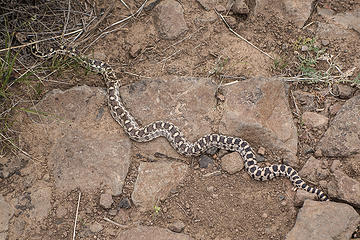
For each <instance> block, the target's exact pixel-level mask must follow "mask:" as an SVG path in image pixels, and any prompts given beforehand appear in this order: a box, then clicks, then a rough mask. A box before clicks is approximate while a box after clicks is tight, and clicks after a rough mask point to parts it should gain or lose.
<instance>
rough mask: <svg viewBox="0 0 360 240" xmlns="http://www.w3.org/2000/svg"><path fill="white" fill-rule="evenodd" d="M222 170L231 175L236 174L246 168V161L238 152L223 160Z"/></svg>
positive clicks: (226, 156) (224, 157)
mask: <svg viewBox="0 0 360 240" xmlns="http://www.w3.org/2000/svg"><path fill="white" fill-rule="evenodd" d="M221 168H222V169H223V170H224V171H226V172H228V173H230V174H234V173H237V172H239V171H241V170H242V169H243V168H244V161H243V160H242V158H241V157H240V155H239V154H238V153H237V152H233V153H230V154H227V155H225V156H223V157H222V158H221Z"/></svg>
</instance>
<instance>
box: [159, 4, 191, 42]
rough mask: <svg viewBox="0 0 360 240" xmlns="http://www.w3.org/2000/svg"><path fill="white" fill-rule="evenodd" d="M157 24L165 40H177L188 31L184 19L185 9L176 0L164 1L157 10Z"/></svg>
mask: <svg viewBox="0 0 360 240" xmlns="http://www.w3.org/2000/svg"><path fill="white" fill-rule="evenodd" d="M154 20H155V24H156V26H157V29H158V31H159V33H160V36H161V37H162V38H164V39H176V38H177V37H178V36H180V35H181V34H182V33H184V32H186V31H187V30H188V27H187V25H186V22H185V19H184V9H183V8H182V6H181V4H180V3H178V2H177V1H175V0H164V1H162V2H161V3H159V4H158V5H157V6H156V8H155V14H154Z"/></svg>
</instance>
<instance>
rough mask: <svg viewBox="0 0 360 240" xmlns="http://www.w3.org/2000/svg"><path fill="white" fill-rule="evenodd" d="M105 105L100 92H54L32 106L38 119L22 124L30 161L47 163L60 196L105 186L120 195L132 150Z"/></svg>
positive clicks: (79, 89)
mask: <svg viewBox="0 0 360 240" xmlns="http://www.w3.org/2000/svg"><path fill="white" fill-rule="evenodd" d="M105 103H106V94H105V91H103V90H102V89H100V88H92V87H87V86H81V87H74V88H71V89H69V90H66V91H61V90H53V91H51V92H50V93H48V94H47V95H46V96H45V97H44V98H43V99H42V100H41V101H40V102H39V103H38V104H37V105H36V106H35V109H36V111H38V112H39V114H34V115H30V117H31V118H32V120H33V121H32V122H31V123H29V124H24V126H26V127H24V129H23V131H22V133H21V137H22V139H23V140H24V142H27V143H28V144H29V145H30V143H31V145H30V154H31V155H32V156H33V157H34V158H37V159H40V160H41V161H47V162H48V166H49V167H50V169H51V171H52V172H53V175H54V177H55V183H56V190H57V191H58V192H59V193H62V192H63V191H70V190H73V189H75V188H77V187H79V188H80V189H82V190H95V189H97V188H99V187H100V186H103V185H105V186H106V187H107V188H109V189H110V190H111V193H112V194H114V195H118V194H120V193H121V191H122V186H123V183H124V179H125V177H126V174H127V172H128V168H129V164H130V151H131V150H130V149H131V147H130V146H131V144H130V140H129V138H128V137H127V136H126V135H125V134H124V132H123V130H122V128H121V127H120V126H119V125H118V124H117V123H116V122H115V121H114V120H113V119H112V117H111V116H110V114H109V111H108V110H107V106H106V105H105ZM44 133H46V134H44Z"/></svg>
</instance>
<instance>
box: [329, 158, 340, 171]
mask: <svg viewBox="0 0 360 240" xmlns="http://www.w3.org/2000/svg"><path fill="white" fill-rule="evenodd" d="M340 165H341V162H340V160H337V159H335V160H334V161H333V163H332V164H331V167H330V171H331V172H332V173H334V172H335V170H337V169H338V168H339V166H340Z"/></svg>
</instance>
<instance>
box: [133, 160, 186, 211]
mask: <svg viewBox="0 0 360 240" xmlns="http://www.w3.org/2000/svg"><path fill="white" fill-rule="evenodd" d="M187 171H188V166H187V165H186V164H183V163H179V162H151V163H149V162H141V163H140V166H139V170H138V172H139V173H138V177H137V179H136V182H135V187H134V191H133V193H132V195H131V198H132V201H133V203H134V204H135V205H136V206H138V207H140V208H141V209H140V210H149V209H153V207H154V205H155V204H156V203H157V201H158V200H163V199H165V198H166V197H167V195H168V194H169V193H170V190H171V189H172V188H174V187H176V186H177V185H178V184H179V183H180V182H181V181H182V180H183V179H184V177H185V175H186V173H187Z"/></svg>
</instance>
